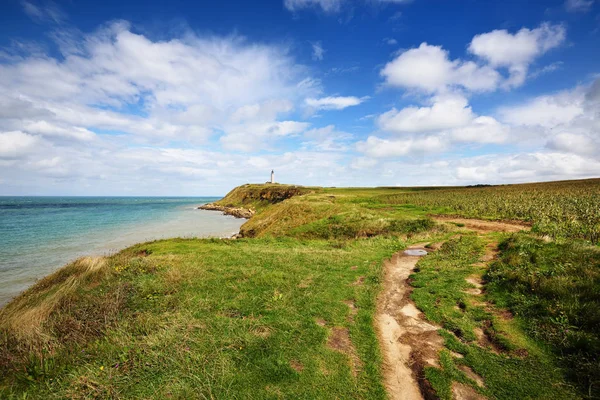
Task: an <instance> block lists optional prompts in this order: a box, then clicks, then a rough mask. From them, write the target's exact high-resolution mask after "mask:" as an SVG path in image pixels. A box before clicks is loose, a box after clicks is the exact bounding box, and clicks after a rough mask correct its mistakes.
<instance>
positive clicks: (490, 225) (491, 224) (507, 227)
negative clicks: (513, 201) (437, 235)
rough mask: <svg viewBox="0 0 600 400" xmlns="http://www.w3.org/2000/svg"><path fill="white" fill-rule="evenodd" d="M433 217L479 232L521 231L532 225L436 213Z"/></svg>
mask: <svg viewBox="0 0 600 400" xmlns="http://www.w3.org/2000/svg"><path fill="white" fill-rule="evenodd" d="M432 218H433V219H434V220H435V221H437V222H449V223H453V224H462V225H463V226H464V227H465V228H467V229H471V230H473V231H476V232H478V233H488V232H519V231H522V230H529V229H531V227H530V226H529V225H527V224H525V223H521V222H518V221H510V222H504V221H486V220H483V219H471V218H458V217H448V216H443V215H435V216H432Z"/></svg>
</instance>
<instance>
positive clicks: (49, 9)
mask: <svg viewBox="0 0 600 400" xmlns="http://www.w3.org/2000/svg"><path fill="white" fill-rule="evenodd" d="M21 6H22V7H23V11H25V14H27V15H28V16H29V18H31V19H32V20H34V21H36V22H54V23H56V24H60V23H61V22H63V21H64V20H65V19H66V15H65V14H64V13H63V12H62V11H61V9H60V8H59V7H58V6H57V5H56V4H55V3H54V2H52V1H46V2H45V4H44V5H36V4H34V2H31V1H27V0H22V1H21Z"/></svg>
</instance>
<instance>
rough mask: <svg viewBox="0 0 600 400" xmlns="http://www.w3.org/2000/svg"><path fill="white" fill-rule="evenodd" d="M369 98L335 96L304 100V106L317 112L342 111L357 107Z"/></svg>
mask: <svg viewBox="0 0 600 400" xmlns="http://www.w3.org/2000/svg"><path fill="white" fill-rule="evenodd" d="M368 98H369V97H368V96H366V97H355V96H337V97H332V96H328V97H321V98H319V99H314V98H309V99H306V101H305V102H306V105H307V106H309V107H311V108H314V109H317V110H343V109H344V108H347V107H352V106H357V105H359V104H360V103H362V102H363V101H365V100H367V99H368Z"/></svg>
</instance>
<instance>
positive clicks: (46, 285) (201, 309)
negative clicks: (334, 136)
mask: <svg viewBox="0 0 600 400" xmlns="http://www.w3.org/2000/svg"><path fill="white" fill-rule="evenodd" d="M218 203H219V204H220V205H222V206H229V207H244V208H252V209H254V210H255V211H256V214H255V215H254V217H252V218H251V219H250V220H248V221H247V222H246V223H245V224H244V226H243V227H242V229H241V233H242V234H243V236H244V237H243V238H241V239H235V240H216V239H203V240H193V239H185V240H184V239H170V240H161V241H156V242H150V243H144V244H139V245H136V246H134V247H131V248H129V249H126V250H124V251H122V252H120V253H118V254H116V255H114V256H110V257H106V258H84V259H81V260H78V261H76V262H75V263H73V264H70V265H68V266H66V267H64V268H63V269H61V270H59V271H57V272H56V273H55V274H53V275H51V276H49V277H47V278H45V279H44V280H42V281H40V282H39V283H38V284H36V285H35V286H34V287H32V288H31V289H29V290H28V291H26V292H25V293H23V294H22V295H21V296H19V297H18V298H16V299H15V300H14V301H13V302H11V303H10V304H8V305H7V306H6V307H5V308H4V309H3V310H1V311H0V370H1V372H0V397H1V398H15V399H17V398H40V399H47V398H124V399H129V398H180V399H187V398H199V399H212V398H216V399H277V398H306V399H314V398H332V399H340V398H344V399H345V398H356V399H384V398H386V397H392V398H394V394H393V393H391V392H390V391H389V385H388V382H387V381H386V377H385V376H386V373H385V372H386V368H387V367H386V366H385V365H386V362H387V363H389V360H387V358H386V357H388V356H387V355H386V354H385V353H384V352H382V347H381V343H380V341H379V340H378V338H379V337H378V335H379V332H378V330H377V328H376V323H375V321H376V319H377V316H378V315H379V313H380V306H379V305H378V304H379V302H381V296H382V290H383V288H384V285H386V284H389V283H386V281H385V280H384V266H385V265H387V264H386V262H387V261H386V260H389V259H390V258H391V257H392V255H393V254H395V253H398V252H400V251H401V250H404V249H405V248H407V247H409V246H425V247H424V248H426V249H428V250H429V251H430V254H429V255H427V256H426V257H423V258H421V259H420V260H419V261H418V263H417V264H416V268H415V269H414V271H413V272H412V275H411V276H410V278H409V279H408V280H407V281H406V282H405V284H406V285H407V287H408V288H409V292H410V298H411V300H410V301H411V302H412V304H414V305H415V306H416V307H417V308H418V310H420V312H421V313H420V316H419V317H418V318H422V319H423V321H424V322H426V323H428V324H434V326H436V327H437V331H436V332H434V333H433V334H435V335H437V336H438V337H439V343H440V345H439V348H437V350H436V355H435V360H430V364H429V365H421V364H420V363H414V365H412V368H413V374H414V378H415V380H416V381H417V382H418V384H419V387H420V390H421V391H423V393H425V394H427V395H428V396H431V397H432V398H442V399H451V398H469V397H468V396H471V397H470V398H490V399H523V398H532V399H533V398H537V399H547V398H563V399H573V398H598V397H600V312H599V311H598V310H600V247H599V246H598V244H599V242H600V180H587V181H571V182H553V183H544V184H527V185H509V186H494V187H467V188H419V189H416V188H374V189H367V188H339V189H338V188H316V187H314V188H303V187H295V186H285V185H245V186H241V187H239V188H236V189H234V190H233V191H232V192H231V193H230V194H229V195H228V196H226V197H225V198H224V199H223V200H221V201H219V202H218ZM456 217H469V218H478V219H479V220H483V221H471V220H468V219H459V218H456ZM495 220H496V221H497V220H501V221H504V222H503V223H499V222H486V221H495ZM509 220H510V221H513V222H510V221H509ZM529 228H531V229H530V230H529ZM517 230H522V231H521V232H515V231H517ZM416 346H418V343H417V344H416ZM414 356H415V357H417V356H418V355H416V354H414ZM461 396H462V397H461ZM473 396H475V397H473ZM477 396H479V397H477Z"/></svg>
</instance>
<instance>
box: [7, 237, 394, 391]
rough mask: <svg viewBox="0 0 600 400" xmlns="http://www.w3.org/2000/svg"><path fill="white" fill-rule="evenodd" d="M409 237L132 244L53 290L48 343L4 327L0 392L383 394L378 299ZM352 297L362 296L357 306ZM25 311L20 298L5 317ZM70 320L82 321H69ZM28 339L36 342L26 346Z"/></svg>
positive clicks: (44, 330)
mask: <svg viewBox="0 0 600 400" xmlns="http://www.w3.org/2000/svg"><path fill="white" fill-rule="evenodd" d="M403 246H404V243H403V242H400V241H398V240H397V239H393V238H373V239H363V240H359V241H356V242H351V243H348V244H347V245H345V246H343V247H341V248H339V246H336V247H332V246H331V244H330V243H329V242H326V241H301V240H296V239H289V238H288V239H255V240H237V241H223V240H165V241H158V242H153V243H147V244H145V245H140V246H137V247H133V248H130V249H128V250H127V251H125V252H123V253H121V254H118V255H116V256H114V257H110V258H108V259H106V260H105V261H104V262H103V263H102V265H103V268H102V275H103V277H102V279H91V280H83V279H81V280H80V281H79V284H78V285H74V289H73V291H72V292H71V293H70V294H69V296H68V299H67V298H63V300H62V301H59V302H57V303H55V304H54V307H53V309H52V313H51V314H50V315H45V318H43V321H42V322H41V323H40V324H38V328H39V329H40V330H39V331H38V333H41V334H42V336H44V337H45V338H46V340H45V341H43V342H42V343H39V342H35V341H33V342H28V341H27V340H24V339H23V338H22V337H21V338H16V337H14V338H10V337H7V336H6V335H7V333H6V332H7V330H6V329H5V330H4V333H5V336H4V340H3V342H2V352H1V357H2V358H1V362H2V384H1V387H2V389H1V390H2V391H1V392H0V393H1V395H0V397H2V398H11V397H17V395H19V396H21V395H23V394H27V395H29V396H32V397H34V398H90V397H103V398H104V397H116V398H147V397H159V398H166V397H172V398H189V397H195V398H231V399H234V398H240V399H242V398H244V399H247V398H317V397H318V398H365V397H368V398H385V394H384V389H383V387H382V384H381V375H380V356H379V350H378V348H377V341H376V337H375V333H374V328H373V323H372V317H373V313H374V307H375V303H374V299H375V296H376V294H377V291H378V289H379V276H380V267H381V260H382V259H384V258H385V257H388V256H390V255H391V254H392V253H393V252H395V251H397V250H398V249H401V248H402V247H403ZM140 254H141V255H140ZM354 266H356V267H357V268H356V269H352V268H351V267H354ZM72 268H74V267H72ZM71 272H72V271H68V269H67V270H63V271H62V272H60V273H59V274H60V275H69V278H67V279H71V278H73V276H71V275H70V274H71ZM361 276H362V277H364V280H362V284H361V285H353V284H352V283H353V282H356V281H357V279H358V278H359V277H361ZM60 280H61V277H59V276H58V274H57V276H52V277H50V278H49V282H48V284H47V285H46V286H45V287H48V290H53V288H54V287H55V286H56V285H60ZM39 290H40V288H39V287H35V288H34V290H31V291H30V292H29V293H27V294H26V295H25V296H22V298H23V299H25V298H28V299H29V298H34V297H35V296H36V295H37V294H38V293H37V292H38V291H39ZM117 292H118V293H121V296H122V300H121V301H120V302H119V306H118V307H117V308H116V309H117V310H118V314H117V315H114V316H113V318H108V319H107V320H106V321H105V323H104V324H103V326H96V327H94V329H89V328H91V327H90V326H89V324H88V326H85V327H84V326H82V325H86V323H87V322H86V321H88V320H89V319H93V320H97V319H101V318H97V317H100V316H103V315H101V314H102V313H101V312H100V311H96V312H95V313H94V314H93V315H88V314H87V312H89V311H90V310H92V309H94V308H96V307H99V308H102V307H101V305H102V304H103V303H104V302H105V301H107V300H108V299H111V298H113V296H115V294H116V293H117ZM39 294H40V298H39V301H40V302H43V300H42V297H43V296H45V295H46V294H45V293H41V292H40V293H39ZM344 301H352V302H354V304H355V306H356V308H357V314H356V315H355V316H352V315H351V310H350V308H349V307H348V305H346V304H345V303H344ZM21 311H22V307H21V306H20V303H18V302H17V303H12V304H11V305H9V306H8V307H7V308H6V309H5V310H4V311H3V313H4V314H3V318H2V321H3V325H4V322H5V321H6V319H5V318H4V316H5V315H14V316H15V317H14V318H16V315H17V314H19V315H22V314H21ZM101 320H102V319H101ZM321 320H322V321H325V326H320V325H319V324H318V323H317V322H319V321H321ZM67 322H68V327H69V328H71V329H74V332H73V331H71V332H65V330H68V329H67V327H66V326H65V324H66V323H67ZM336 327H338V328H344V329H347V332H348V333H349V339H350V341H351V346H352V348H351V349H346V352H344V351H339V350H336V349H334V348H332V347H331V346H328V336H330V335H331V332H332V330H333V329H335V328H336ZM11 332H13V331H12V330H11ZM7 339H8V340H7ZM17 340H19V343H20V344H21V345H22V346H23V345H24V344H25V343H28V344H29V347H28V348H27V349H22V350H23V351H21V352H18V351H15V348H14V347H11V346H14V342H15V341H17ZM26 350H27V351H26ZM351 353H352V354H351ZM34 355H35V356H34ZM352 357H356V358H357V361H356V362H354V364H355V371H353V370H352V368H351V365H352V364H353V363H352V362H350V361H351V358H352Z"/></svg>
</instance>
